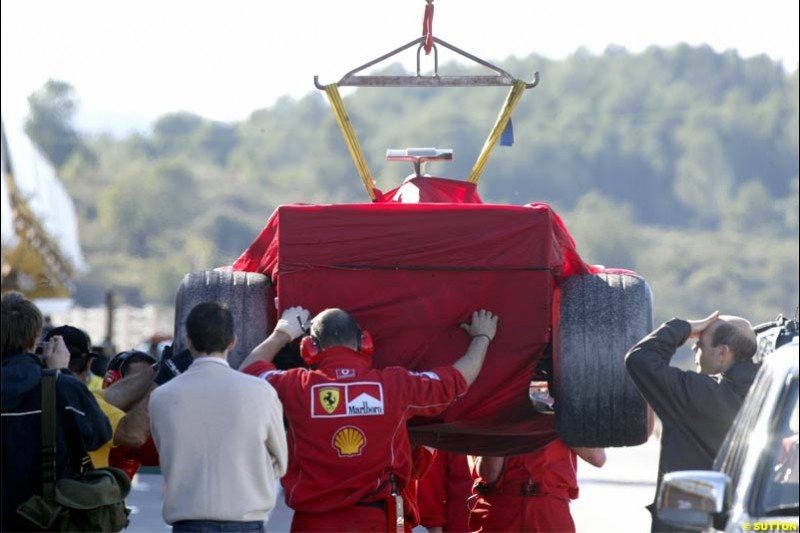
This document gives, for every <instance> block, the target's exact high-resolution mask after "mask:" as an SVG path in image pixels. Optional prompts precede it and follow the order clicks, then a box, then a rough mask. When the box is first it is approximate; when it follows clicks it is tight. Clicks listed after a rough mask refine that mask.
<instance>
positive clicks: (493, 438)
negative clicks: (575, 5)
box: [174, 38, 652, 455]
mask: <svg viewBox="0 0 800 533" xmlns="http://www.w3.org/2000/svg"><path fill="white" fill-rule="evenodd" d="M433 43H434V49H435V45H436V44H439V45H442V46H445V47H447V48H449V49H451V50H455V51H456V52H458V53H463V52H461V51H460V50H458V49H457V48H455V47H453V46H452V45H449V44H447V43H445V42H443V41H441V40H439V39H436V38H433ZM424 44H425V43H424V42H423V39H418V40H415V41H412V42H411V43H409V44H407V45H405V46H404V47H402V48H400V49H398V50H397V51H395V52H392V53H390V54H387V55H385V56H382V57H381V58H379V60H383V59H385V58H386V57H389V56H390V55H392V54H393V53H396V52H398V51H400V50H404V49H406V48H409V47H411V46H413V45H419V47H418V49H417V54H418V59H419V53H420V49H421V48H422V47H423V45H424ZM464 54H465V55H466V56H467V57H469V58H470V59H474V60H477V58H475V57H474V56H471V55H469V54H466V53H464ZM477 61H479V62H480V63H481V64H482V65H484V66H488V67H489V68H491V69H492V70H494V71H495V72H496V73H497V75H492V76H440V75H439V74H438V72H435V73H434V75H433V76H423V75H421V74H420V72H419V62H418V67H417V70H418V71H417V75H416V76H408V77H403V76H362V75H356V73H357V72H358V71H359V70H361V69H363V68H366V67H369V66H371V65H372V64H374V63H375V62H377V60H376V61H373V62H371V63H368V64H366V65H364V66H362V67H360V68H358V69H356V70H354V71H352V72H351V73H349V74H348V75H346V76H345V77H344V78H342V80H340V81H339V82H338V84H331V85H325V86H323V85H320V84H319V83H318V82H317V86H318V87H320V88H322V89H324V90H325V91H326V93H327V94H328V97H329V99H330V101H331V104H332V107H333V109H334V112H335V113H336V116H337V119H338V121H339V124H340V127H341V128H342V131H343V133H344V135H345V139H346V140H347V142H348V146H349V148H350V151H351V154H352V155H353V157H354V159H355V161H356V167H357V169H358V170H359V174H360V175H361V179H362V181H363V182H364V184H365V186H366V188H367V192H368V194H369V196H370V198H371V200H372V201H371V202H370V203H363V204H348V205H301V204H297V205H284V206H281V207H279V208H278V209H277V210H276V211H275V212H274V213H273V215H272V216H271V217H270V219H269V221H268V222H267V224H266V227H265V228H264V229H263V231H262V232H261V234H260V235H259V236H258V237H257V238H256V239H255V241H254V242H253V243H252V245H251V246H250V247H249V248H248V249H247V250H245V251H244V253H242V255H241V256H240V257H239V259H238V260H237V261H236V262H235V263H234V264H233V265H232V266H230V267H227V268H221V269H217V270H212V271H207V272H195V273H191V274H188V275H187V276H186V277H185V278H184V281H183V282H182V284H181V287H180V288H179V291H178V297H177V305H176V323H175V336H174V338H175V341H176V347H175V351H176V352H177V350H178V349H180V348H181V347H182V339H183V338H184V336H185V327H184V321H185V318H186V315H187V314H188V312H189V310H191V308H192V307H193V306H194V305H196V304H197V303H199V302H202V301H208V300H217V301H221V302H224V303H226V304H228V305H229V306H230V307H231V309H232V310H233V312H234V316H235V319H236V324H237V335H238V338H239V343H238V345H237V348H236V350H235V351H234V353H233V354H231V356H230V361H231V364H232V365H233V366H234V367H236V366H238V364H239V363H240V362H241V361H242V360H243V359H244V357H246V355H247V354H248V353H249V351H250V350H251V349H252V348H253V347H254V346H256V345H257V344H258V343H259V342H260V341H261V340H263V339H264V338H266V336H267V335H268V334H269V333H270V331H271V329H272V326H273V325H274V324H275V321H276V317H278V316H280V312H281V311H282V310H283V309H285V308H287V307H290V306H294V305H302V306H304V307H306V308H307V309H309V310H310V311H311V313H312V315H313V314H315V313H318V312H320V311H322V310H323V309H325V308H328V307H339V308H342V309H346V310H348V311H349V312H351V313H352V314H353V315H354V317H355V318H356V319H357V320H358V322H359V323H360V324H361V325H362V326H363V327H364V328H365V329H367V330H369V332H370V333H371V334H372V336H373V338H374V343H375V352H374V363H375V365H376V366H377V367H379V368H380V367H386V366H391V365H400V366H404V367H406V368H408V369H411V370H417V371H424V370H428V369H431V368H434V367H436V366H440V365H444V364H450V363H453V362H454V361H455V360H456V359H457V358H458V357H459V356H460V355H461V354H462V353H463V352H464V351H465V350H466V347H467V345H468V343H469V338H468V337H467V335H465V334H464V332H463V331H462V330H461V329H460V328H459V323H461V322H464V321H467V320H468V318H469V316H470V314H471V313H472V311H474V310H477V309H481V308H484V309H488V310H491V311H492V312H493V313H495V314H497V315H499V317H500V325H499V329H498V334H497V337H496V339H495V340H494V342H492V344H491V346H490V348H489V352H488V355H487V359H486V362H485V365H484V367H483V371H482V372H481V374H480V375H479V377H478V379H477V381H476V382H475V383H474V384H473V386H472V387H471V388H470V390H469V392H468V394H467V395H466V396H464V397H463V398H461V399H459V400H458V401H457V402H456V403H454V404H453V405H452V406H451V407H450V408H448V409H447V411H445V412H444V413H443V414H442V415H440V416H438V417H436V418H430V419H414V420H412V422H411V427H410V435H411V438H412V440H413V441H414V442H416V443H420V444H427V445H430V446H434V447H436V448H442V449H446V450H449V451H453V452H458V453H471V454H481V455H512V454H521V453H526V452H529V451H532V450H535V449H537V448H539V447H541V446H543V445H545V444H546V443H548V442H549V441H551V440H552V439H554V438H555V437H556V435H558V436H560V437H561V439H562V440H563V441H564V442H566V443H567V444H568V445H570V446H592V447H606V446H630V445H635V444H640V443H642V442H644V441H645V440H646V439H647V422H646V421H647V408H646V404H645V402H644V400H643V399H642V398H641V396H640V395H639V393H638V391H637V390H636V388H635V386H634V385H633V384H632V382H631V381H630V380H629V378H628V376H627V374H626V371H625V367H624V362H623V359H624V356H625V353H626V351H627V350H628V348H630V347H631V346H633V345H634V344H635V343H636V342H637V341H638V340H639V339H640V338H641V337H643V336H644V335H646V334H647V333H648V332H649V331H650V330H651V329H652V303H651V300H652V297H651V291H650V288H649V286H648V284H647V283H646V282H645V281H644V280H643V279H642V278H641V277H639V276H637V275H636V274H635V273H633V272H631V271H628V270H615V269H606V268H603V267H598V266H592V265H589V264H587V263H585V262H584V261H583V260H582V259H581V257H580V256H579V254H578V252H577V249H576V246H575V243H574V241H573V239H572V238H571V236H570V235H569V233H568V231H567V229H566V227H565V225H564V223H563V222H562V220H561V219H560V218H559V216H558V215H557V214H556V213H555V212H554V211H553V210H552V209H551V208H550V207H549V206H548V205H545V204H540V203H531V204H527V205H523V206H512V205H495V204H485V203H483V201H482V200H481V198H480V196H479V194H478V189H477V187H478V180H479V178H480V175H481V173H482V170H483V165H485V161H486V158H488V154H489V153H490V152H491V148H492V147H493V146H494V144H496V143H497V140H498V138H499V137H500V136H501V134H502V131H503V130H504V129H505V127H506V124H507V123H508V119H509V118H510V115H511V111H512V110H513V107H514V105H515V103H516V101H518V100H519V97H520V96H521V94H522V92H524V90H525V89H527V88H532V87H534V86H535V85H536V84H537V83H538V74H537V76H536V78H535V80H534V82H533V83H529V84H526V83H525V82H520V81H519V80H517V79H515V78H513V77H512V76H510V75H509V74H508V73H506V72H505V71H503V70H502V69H499V68H497V67H494V66H493V65H490V64H488V63H486V62H483V61H481V60H477ZM437 69H438V66H437ZM315 82H316V79H315ZM341 85H359V86H372V87H375V86H387V85H390V86H412V85H413V86H420V85H422V86H453V85H458V86H465V85H469V86H474V85H507V86H511V87H512V89H511V94H510V95H509V98H508V99H507V101H506V104H505V105H504V108H503V111H502V112H501V114H500V118H499V119H498V121H497V123H496V124H495V126H494V128H493V130H492V132H491V133H490V135H489V139H488V140H487V143H486V146H485V147H484V152H483V153H482V154H481V157H480V158H479V160H478V163H476V167H475V169H473V172H472V174H471V175H470V177H469V179H468V180H466V181H464V180H455V179H449V178H446V177H435V176H428V175H425V173H424V166H425V163H426V162H428V161H442V160H448V159H451V158H452V150H437V149H434V148H424V149H407V150H389V152H388V153H387V157H388V159H389V160H394V161H409V162H411V163H412V164H413V165H414V168H415V173H414V174H413V175H411V176H410V177H409V178H407V179H406V180H405V182H403V183H402V184H401V185H400V186H398V187H397V188H395V189H392V190H390V191H388V192H382V191H380V190H378V189H377V187H376V186H375V182H374V181H373V180H372V177H371V175H370V174H369V170H368V169H367V168H366V162H365V161H364V158H363V155H362V154H361V152H360V147H359V146H358V141H357V138H356V137H355V134H354V132H353V131H352V125H351V124H350V121H349V118H348V117H347V115H346V111H345V110H344V105H343V102H342V100H341V98H339V95H338V90H337V86H341ZM295 349H296V348H295ZM532 379H536V380H539V381H547V382H548V384H549V391H550V393H551V394H552V396H553V397H554V399H555V406H554V410H555V416H551V415H550V414H548V413H543V412H540V411H541V410H537V409H536V408H534V405H533V404H532V402H531V401H530V399H529V384H530V382H531V380H532Z"/></svg>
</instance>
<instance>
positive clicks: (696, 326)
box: [687, 311, 719, 339]
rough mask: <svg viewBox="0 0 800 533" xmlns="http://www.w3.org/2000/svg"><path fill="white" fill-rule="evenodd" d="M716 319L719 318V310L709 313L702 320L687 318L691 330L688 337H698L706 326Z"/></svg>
mask: <svg viewBox="0 0 800 533" xmlns="http://www.w3.org/2000/svg"><path fill="white" fill-rule="evenodd" d="M717 320H719V311H714V312H713V313H711V314H710V315H708V316H707V317H706V318H704V319H702V320H687V322H688V323H689V325H690V326H691V327H692V331H691V333H689V338H690V339H696V338H699V337H700V335H701V334H702V333H703V332H704V331H705V330H706V328H707V327H708V326H710V325H711V324H713V323H714V322H716V321H717Z"/></svg>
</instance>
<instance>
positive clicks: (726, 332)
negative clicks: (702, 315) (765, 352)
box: [708, 315, 758, 362]
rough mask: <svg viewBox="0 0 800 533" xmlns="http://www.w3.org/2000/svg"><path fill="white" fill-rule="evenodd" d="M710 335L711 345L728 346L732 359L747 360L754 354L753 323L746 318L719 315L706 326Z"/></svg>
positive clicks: (755, 347)
mask: <svg viewBox="0 0 800 533" xmlns="http://www.w3.org/2000/svg"><path fill="white" fill-rule="evenodd" d="M708 329H709V330H710V331H709V334H710V335H711V345H712V346H720V345H725V346H728V347H729V348H730V350H731V353H732V354H733V357H734V359H735V360H736V361H737V362H739V361H749V360H751V359H752V358H753V356H754V355H755V354H756V349H757V348H758V341H757V340H756V333H755V331H754V330H753V325H752V324H750V322H749V321H748V320H747V319H744V318H742V317H739V316H732V315H720V317H719V320H717V321H715V322H714V323H713V324H711V325H710V326H709V328H708Z"/></svg>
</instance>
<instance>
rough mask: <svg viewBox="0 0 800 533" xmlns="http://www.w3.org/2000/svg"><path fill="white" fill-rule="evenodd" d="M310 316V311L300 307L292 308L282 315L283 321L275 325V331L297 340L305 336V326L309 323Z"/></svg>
mask: <svg viewBox="0 0 800 533" xmlns="http://www.w3.org/2000/svg"><path fill="white" fill-rule="evenodd" d="M308 315H309V313H308V311H307V310H306V309H303V308H302V307H300V306H299V305H298V306H297V307H290V308H288V309H286V310H285V311H284V312H283V314H281V319H280V320H278V323H277V324H276V325H275V331H280V332H281V333H284V334H286V336H288V337H289V338H290V339H292V340H295V339H296V338H298V337H300V336H301V335H303V326H304V325H305V324H306V322H308Z"/></svg>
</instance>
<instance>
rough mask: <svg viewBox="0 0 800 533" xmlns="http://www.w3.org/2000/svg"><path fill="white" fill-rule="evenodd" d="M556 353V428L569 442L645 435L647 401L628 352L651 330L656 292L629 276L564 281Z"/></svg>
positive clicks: (630, 440)
mask: <svg viewBox="0 0 800 533" xmlns="http://www.w3.org/2000/svg"><path fill="white" fill-rule="evenodd" d="M560 288H561V304H560V319H559V326H558V328H559V329H558V337H557V339H556V341H557V349H556V350H555V353H554V360H553V366H554V388H555V391H554V392H555V394H554V395H553V396H554V398H555V400H556V403H555V412H556V414H555V416H556V430H557V432H558V435H559V437H560V438H561V440H563V441H564V442H565V443H566V444H567V445H568V446H572V447H575V446H582V447H593V448H594V447H597V448H600V447H611V446H634V445H637V444H641V443H643V442H645V441H646V440H647V436H648V435H647V404H646V403H645V401H644V399H643V398H642V397H641V395H640V394H639V391H638V390H637V389H636V386H635V385H634V384H633V381H631V379H630V377H629V376H628V373H627V371H626V369H625V354H626V353H627V352H628V350H629V349H630V348H632V347H633V346H634V345H635V344H636V343H637V342H638V341H639V340H641V339H642V338H643V337H644V336H646V335H647V334H648V333H650V331H651V330H652V329H653V318H652V308H653V305H652V293H651V291H650V287H649V285H648V284H647V282H646V281H645V280H644V279H642V278H641V277H639V276H636V275H633V274H628V273H603V274H596V275H583V276H573V277H570V278H568V279H567V281H565V282H564V283H563V284H562V285H561V287H560Z"/></svg>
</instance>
